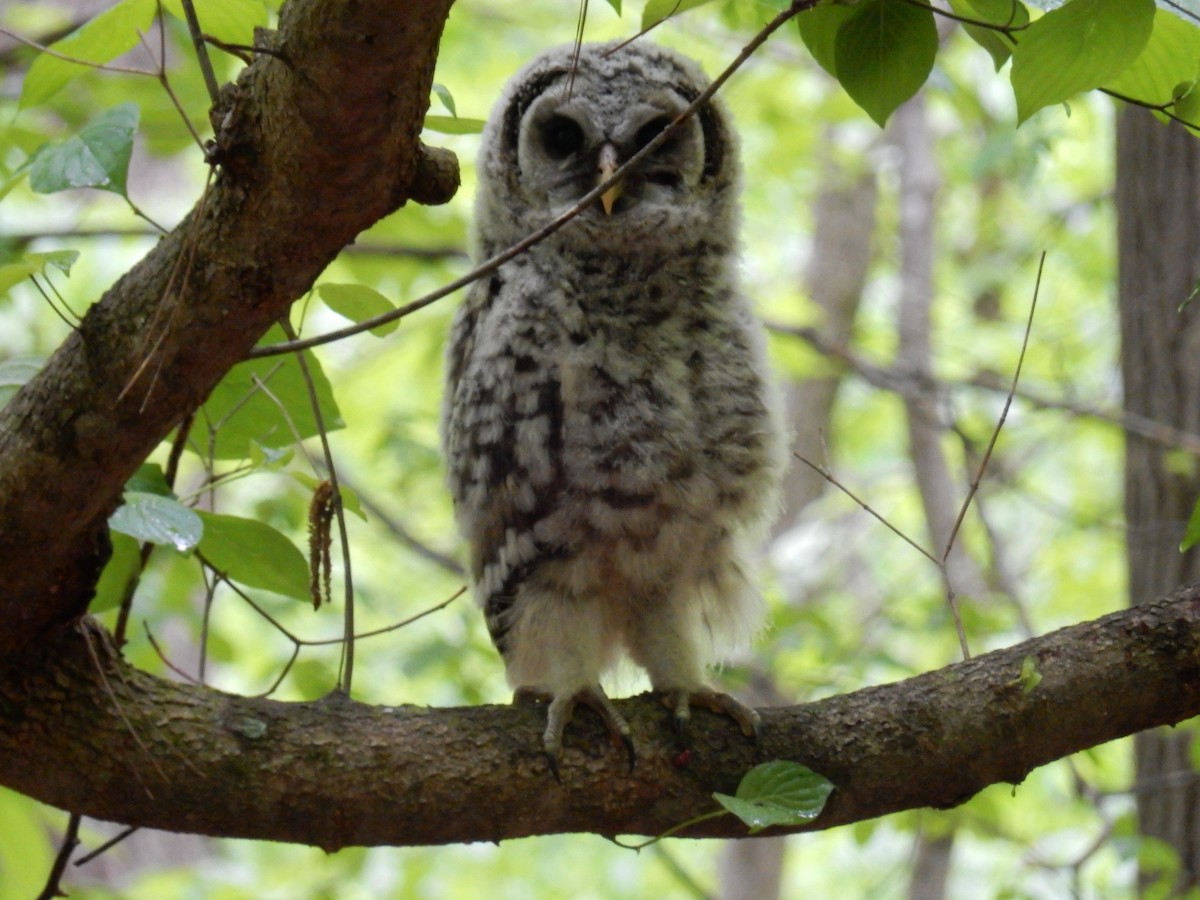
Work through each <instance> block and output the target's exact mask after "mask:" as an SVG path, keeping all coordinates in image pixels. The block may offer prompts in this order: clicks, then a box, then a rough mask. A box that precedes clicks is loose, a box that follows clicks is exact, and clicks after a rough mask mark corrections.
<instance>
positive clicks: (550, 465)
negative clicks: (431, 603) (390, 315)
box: [445, 274, 564, 653]
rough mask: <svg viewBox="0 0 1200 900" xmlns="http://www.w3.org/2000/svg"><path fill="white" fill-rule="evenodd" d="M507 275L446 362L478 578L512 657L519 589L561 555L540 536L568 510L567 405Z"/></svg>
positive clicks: (451, 461) (457, 331)
mask: <svg viewBox="0 0 1200 900" xmlns="http://www.w3.org/2000/svg"><path fill="white" fill-rule="evenodd" d="M504 292H505V289H504V281H503V278H502V276H501V275H500V274H496V275H493V276H492V278H491V279H490V280H489V282H488V283H486V284H484V283H478V284H477V285H476V287H475V288H474V289H472V291H471V292H470V293H469V295H468V298H467V302H466V303H465V304H464V305H463V307H462V308H461V310H460V312H459V314H458V317H457V319H456V321H455V324H454V327H453V330H452V333H451V341H450V349H449V355H448V359H447V367H448V371H447V387H448V391H447V409H446V413H445V423H446V424H445V444H446V451H447V458H448V468H449V481H450V487H451V491H452V493H453V496H454V503H455V509H456V512H457V515H458V518H459V522H460V525H461V526H462V529H463V533H464V534H465V536H466V537H467V540H468V542H469V543H470V548H471V576H472V580H473V581H474V587H475V595H476V599H477V601H478V602H479V604H480V606H482V607H483V609H484V613H485V616H486V619H487V624H488V630H489V632H490V633H491V636H492V640H493V642H494V643H495V644H496V646H497V648H498V649H499V650H500V651H501V653H503V652H504V651H505V637H506V635H507V632H508V627H509V619H510V611H511V609H512V606H513V603H514V600H515V597H516V592H517V588H518V587H519V585H520V583H521V581H522V580H524V578H526V577H527V576H528V575H529V573H530V572H531V571H532V569H533V568H534V567H536V566H537V565H539V564H541V563H542V562H544V561H545V560H547V559H549V558H554V557H556V556H559V555H561V550H559V549H556V547H555V545H554V542H553V541H549V540H547V539H546V538H545V537H544V536H539V532H541V531H544V529H539V528H538V526H539V523H543V522H544V521H546V520H547V519H548V518H549V517H550V516H551V514H552V513H553V511H554V510H555V509H556V508H557V507H558V506H559V505H560V503H561V498H562V496H563V492H564V475H563V465H562V449H563V403H562V390H561V385H560V380H559V369H558V366H557V365H556V364H554V362H553V359H552V356H553V355H552V354H551V353H550V352H548V351H547V349H546V344H547V335H545V334H544V333H542V331H541V329H542V326H541V325H540V324H539V323H538V322H537V320H536V319H535V318H534V317H532V316H531V317H529V318H523V317H522V316H521V315H520V313H519V310H520V309H521V308H522V306H523V304H518V303H506V302H505V299H506V298H505V297H504Z"/></svg>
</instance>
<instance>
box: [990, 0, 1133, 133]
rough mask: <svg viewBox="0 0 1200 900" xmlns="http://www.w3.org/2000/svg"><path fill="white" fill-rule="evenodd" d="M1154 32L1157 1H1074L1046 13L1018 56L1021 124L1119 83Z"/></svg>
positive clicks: (1015, 77) (1021, 44)
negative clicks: (1082, 94) (1050, 108)
mask: <svg viewBox="0 0 1200 900" xmlns="http://www.w3.org/2000/svg"><path fill="white" fill-rule="evenodd" d="M1153 28H1154V0H1071V2H1069V3H1066V4H1064V5H1063V6H1061V7H1059V8H1058V9H1055V10H1051V11H1050V12H1048V13H1046V14H1045V15H1044V16H1042V17H1041V18H1040V19H1038V20H1037V21H1036V22H1034V23H1033V24H1032V25H1030V26H1029V29H1028V30H1027V31H1025V32H1024V34H1023V35H1022V36H1021V40H1020V42H1019V43H1018V44H1017V48H1016V49H1015V50H1014V51H1013V65H1012V86H1013V93H1015V94H1016V97H1017V123H1018V124H1020V123H1022V122H1024V121H1025V120H1026V119H1028V118H1029V117H1030V116H1031V115H1033V114H1034V113H1035V112H1037V111H1038V110H1039V109H1042V108H1043V107H1045V106H1050V105H1051V104H1054V103H1062V102H1063V101H1065V100H1067V99H1069V98H1071V97H1074V96H1075V95H1076V94H1078V93H1080V92H1082V91H1090V90H1092V89H1093V88H1097V87H1099V86H1100V85H1102V84H1107V83H1108V82H1110V81H1113V80H1114V79H1116V78H1117V76H1119V75H1120V74H1121V73H1122V72H1124V71H1125V70H1126V69H1127V68H1129V67H1130V65H1131V64H1132V63H1133V62H1134V61H1135V60H1136V59H1137V58H1138V56H1139V55H1140V54H1141V52H1142V50H1143V49H1144V48H1145V46H1146V43H1147V42H1148V41H1149V39H1150V33H1151V31H1152V29H1153Z"/></svg>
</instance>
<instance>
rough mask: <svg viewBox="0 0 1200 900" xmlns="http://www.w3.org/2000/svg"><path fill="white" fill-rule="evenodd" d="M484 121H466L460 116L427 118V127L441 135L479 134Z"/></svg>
mask: <svg viewBox="0 0 1200 900" xmlns="http://www.w3.org/2000/svg"><path fill="white" fill-rule="evenodd" d="M483 126H484V121H483V119H464V118H461V117H459V116H426V117H425V127H426V128H427V129H428V130H429V131H437V132H440V133H441V134H479V133H480V132H481V131H483Z"/></svg>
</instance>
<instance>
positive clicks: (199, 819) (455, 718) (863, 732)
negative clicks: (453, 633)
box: [0, 584, 1200, 849]
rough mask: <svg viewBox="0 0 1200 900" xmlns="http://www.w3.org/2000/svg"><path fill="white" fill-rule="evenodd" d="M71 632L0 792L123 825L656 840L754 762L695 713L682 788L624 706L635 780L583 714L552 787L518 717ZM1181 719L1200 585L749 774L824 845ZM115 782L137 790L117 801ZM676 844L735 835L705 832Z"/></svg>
mask: <svg viewBox="0 0 1200 900" xmlns="http://www.w3.org/2000/svg"><path fill="white" fill-rule="evenodd" d="M81 627H82V628H84V629H87V633H82V634H81V632H80V631H79V630H73V631H68V632H65V633H63V634H62V635H61V636H59V637H58V638H57V639H56V640H55V641H53V642H51V643H49V644H48V645H47V646H46V652H47V656H46V657H45V659H46V664H45V666H44V667H43V668H40V669H39V670H37V671H36V672H30V673H27V674H24V675H23V676H21V677H12V678H7V679H0V784H5V785H7V786H9V787H11V788H14V789H16V790H18V791H22V792H24V793H26V794H29V795H30V796H33V797H35V798H37V799H39V800H43V801H45V802H47V803H51V804H53V805H55V806H60V807H62V808H64V809H69V810H71V811H74V812H80V813H84V814H86V815H89V816H95V817H98V818H103V819H108V820H112V821H117V822H123V823H126V824H129V825H138V826H148V827H155V828H166V829H171V830H175V831H193V832H198V833H202V834H214V835H225V836H234V837H246V838H256V839H262V840H277V841H292V842H299V843H307V844H316V845H318V846H321V847H324V848H326V849H334V848H338V847H342V846H346V845H379V844H392V845H394V844H441V843H450V842H461V841H479V840H489V841H495V840H501V839H505V838H515V837H522V836H526V835H534V834H551V833H558V832H568V831H591V832H595V833H598V834H604V835H610V836H611V835H616V834H635V833H636V834H656V833H659V832H662V831H665V830H666V829H668V828H670V827H671V826H673V825H676V824H678V823H679V822H682V821H684V820H686V819H688V818H691V817H693V816H695V815H697V814H698V813H702V812H707V811H709V810H710V809H711V808H712V800H711V798H710V795H711V792H712V791H715V790H716V791H722V792H726V793H732V791H733V789H734V788H735V787H736V785H737V782H738V780H739V779H740V777H741V776H742V774H743V773H744V772H745V771H746V770H747V769H748V768H749V767H750V766H751V765H753V764H754V762H755V760H754V758H753V755H754V754H753V749H752V747H751V746H750V745H749V744H748V743H747V742H746V740H745V739H744V738H743V737H742V736H741V734H740V733H739V732H738V731H737V729H736V727H735V726H733V725H732V724H731V723H729V722H728V721H727V720H725V719H723V718H720V717H716V716H712V715H711V714H708V713H706V712H703V711H698V712H697V716H698V719H697V726H698V727H697V729H696V731H697V732H698V733H697V734H696V735H695V737H696V747H695V750H694V752H693V754H692V756H691V759H690V762H688V763H687V764H686V765H684V766H683V767H682V768H676V767H675V766H674V765H673V764H672V759H674V758H676V752H675V748H674V744H673V737H672V732H671V729H670V725H669V722H668V717H667V716H666V714H665V713H664V711H663V709H662V707H661V705H660V704H659V703H658V702H657V701H656V700H654V699H653V698H650V697H640V698H634V699H631V700H625V701H620V702H619V704H618V705H619V706H620V707H621V711H622V713H623V714H624V715H626V716H627V717H628V718H629V720H630V722H631V724H632V727H633V732H634V739H635V741H636V742H637V745H638V747H639V749H640V753H641V756H640V760H639V762H638V765H637V767H636V768H635V770H634V771H633V772H632V773H629V772H628V771H627V770H626V766H625V762H624V756H623V754H622V753H620V752H619V751H618V750H616V749H615V748H613V747H612V746H611V745H610V744H609V743H608V741H607V740H606V736H605V732H604V729H603V726H602V725H601V724H600V723H599V722H598V721H596V720H594V719H593V718H592V717H588V716H580V717H579V719H578V720H577V721H576V722H573V723H572V725H571V728H570V729H569V730H568V735H567V742H566V743H567V747H566V749H565V752H564V760H563V766H562V771H563V780H564V784H563V785H559V784H556V783H555V782H554V781H553V779H551V777H550V775H549V773H548V772H547V769H546V763H545V761H544V759H543V758H542V756H541V754H540V752H539V748H540V746H541V743H540V739H539V734H540V730H541V725H542V713H541V712H540V711H539V710H537V709H534V708H530V707H499V706H485V707H478V708H472V709H429V708H426V707H418V706H400V707H377V706H367V705H364V704H359V703H355V702H352V701H350V700H346V699H345V698H342V697H336V698H335V697H333V696H331V697H330V698H326V699H325V700H323V701H319V702H315V703H281V702H277V701H271V700H264V699H253V698H245V697H234V696H231V695H228V694H223V693H220V692H219V691H215V690H211V689H206V688H201V687H196V686H193V685H186V684H173V683H170V682H166V681H162V680H160V679H157V678H154V677H152V676H150V675H147V674H145V673H143V672H139V671H137V670H135V669H132V668H129V667H128V666H126V665H125V664H124V663H122V662H120V660H119V659H118V658H117V657H116V655H115V654H113V653H111V652H109V653H107V654H105V653H104V652H103V649H104V647H105V646H107V644H105V642H104V641H103V639H102V634H101V633H100V632H99V631H98V630H97V629H96V626H94V625H92V624H90V623H89V621H88V620H85V621H84V623H83V625H82V626H81ZM89 638H90V641H91V643H92V645H93V646H94V647H96V648H98V649H97V652H96V657H97V658H99V657H103V659H102V662H101V664H100V665H101V667H102V668H101V669H99V670H98V668H97V664H96V663H95V662H93V659H92V657H91V656H89V651H88V649H87V646H86V645H87V642H88V639H89ZM1026 660H1029V661H1031V662H1026ZM1023 665H1024V666H1025V668H1024V674H1023ZM1030 665H1032V667H1033V668H1032V669H1030V668H1029V666H1030ZM1035 673H1036V674H1035ZM1037 676H1040V680H1039V679H1038V678H1037ZM117 704H119V708H117ZM1198 712H1200V584H1196V585H1190V586H1188V587H1185V588H1182V589H1180V590H1179V591H1177V592H1176V593H1175V594H1173V595H1171V596H1169V597H1165V598H1161V599H1159V600H1156V601H1153V602H1150V603H1147V604H1144V605H1139V606H1135V607H1133V608H1130V609H1126V610H1122V611H1121V612H1117V613H1114V614H1112V615H1109V616H1105V617H1104V618H1101V619H1098V620H1096V621H1093V622H1086V623H1083V624H1080V625H1074V626H1072V627H1070V628H1064V629H1062V630H1060V631H1056V632H1053V633H1052V634H1048V635H1045V636H1043V637H1039V638H1035V639H1033V640H1029V641H1026V642H1024V643H1021V644H1018V645H1016V646H1014V647H1010V648H1007V649H1004V650H998V651H995V652H992V653H988V654H985V655H981V656H978V657H976V658H974V659H972V660H970V661H968V662H962V663H958V664H956V665H952V666H948V667H947V668H945V669H941V670H938V671H935V672H930V673H927V674H924V675H919V676H917V677H915V678H910V679H908V680H906V681H902V682H898V683H896V684H890V685H884V686H880V687H873V688H868V689H866V690H861V691H858V692H856V693H853V694H846V695H843V696H839V697H831V698H828V699H825V700H821V701H818V702H816V703H810V704H806V705H804V706H796V707H789V708H784V709H773V710H772V709H768V710H764V711H763V722H764V726H765V727H764V732H765V733H764V746H763V755H764V757H765V758H768V759H776V758H781V759H794V760H797V761H799V762H803V763H805V764H807V765H809V766H811V767H812V768H814V769H815V770H817V771H819V772H821V773H823V774H825V775H826V776H828V777H829V778H830V779H832V780H833V782H834V783H835V784H836V785H837V786H838V790H837V791H836V792H835V793H834V795H833V797H832V798H831V800H830V803H829V805H828V807H827V808H826V811H825V813H824V814H823V815H822V817H821V818H820V819H819V820H818V821H817V822H816V823H815V824H814V826H813V827H815V828H829V827H833V826H836V825H842V824H846V823H848V822H854V821H859V820H862V819H868V818H874V817H877V816H881V815H886V814H888V813H892V812H897V811H900V810H904V809H911V808H915V807H923V806H932V807H938V808H945V807H951V806H955V805H957V804H959V803H962V802H963V801H965V800H967V799H968V798H969V797H971V796H973V795H974V794H975V793H977V792H978V791H980V790H982V789H983V788H984V787H986V786H988V785H990V784H995V783H999V782H1008V783H1013V784H1016V783H1019V782H1020V781H1021V780H1022V779H1023V778H1024V777H1025V776H1026V775H1027V774H1028V773H1029V772H1030V771H1031V770H1033V769H1034V768H1036V767H1038V766H1041V765H1044V764H1046V763H1048V762H1050V761H1052V760H1055V759H1058V758H1060V757H1063V756H1065V755H1067V754H1070V753H1074V752H1076V751H1078V750H1082V749H1084V748H1087V747H1091V746H1095V745H1097V744H1101V743H1104V742H1106V741H1110V740H1114V739H1116V738H1119V737H1123V736H1125V735H1129V734H1132V733H1134V732H1136V731H1140V730H1143V729H1146V728H1150V727H1153V726H1156V725H1160V724H1168V723H1174V722H1178V721H1181V720H1182V719H1185V718H1188V717H1191V716H1194V715H1196V714H1197V713H1198ZM131 773H135V774H136V775H137V777H138V778H140V780H141V783H142V784H144V786H145V788H146V790H144V791H143V790H130V789H129V785H130V783H131V778H130V775H131ZM480 797H486V798H487V802H486V803H480V802H479V798H480ZM214 798H219V800H215V799H214ZM687 833H688V834H689V835H691V836H701V835H703V836H744V835H745V833H746V832H745V827H744V826H743V825H741V824H740V823H739V822H737V821H736V820H733V819H732V818H730V817H721V818H717V819H712V820H709V821H707V822H705V823H704V824H703V825H701V826H699V827H697V828H695V829H693V830H692V831H690V832H687Z"/></svg>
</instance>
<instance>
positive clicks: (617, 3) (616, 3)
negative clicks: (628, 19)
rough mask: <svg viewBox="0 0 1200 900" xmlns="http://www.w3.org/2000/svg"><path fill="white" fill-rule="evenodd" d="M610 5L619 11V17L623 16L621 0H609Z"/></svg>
mask: <svg viewBox="0 0 1200 900" xmlns="http://www.w3.org/2000/svg"><path fill="white" fill-rule="evenodd" d="M608 5H609V6H611V7H612V8H613V9H615V10H616V11H617V15H618V16H619V15H620V14H621V0H608Z"/></svg>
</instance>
